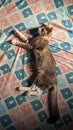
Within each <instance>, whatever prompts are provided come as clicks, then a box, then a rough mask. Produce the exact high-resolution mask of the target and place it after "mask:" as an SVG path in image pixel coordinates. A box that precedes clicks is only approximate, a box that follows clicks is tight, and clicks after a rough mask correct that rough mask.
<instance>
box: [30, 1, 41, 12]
mask: <svg viewBox="0 0 73 130" xmlns="http://www.w3.org/2000/svg"><path fill="white" fill-rule="evenodd" d="M31 8H32V10H33V12H34V13H35V14H37V13H40V12H41V11H42V7H41V5H40V2H37V3H34V5H32V6H31Z"/></svg>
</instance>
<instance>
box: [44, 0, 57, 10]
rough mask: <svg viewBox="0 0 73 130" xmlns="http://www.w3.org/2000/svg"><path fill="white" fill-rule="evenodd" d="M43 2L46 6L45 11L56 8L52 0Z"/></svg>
mask: <svg viewBox="0 0 73 130" xmlns="http://www.w3.org/2000/svg"><path fill="white" fill-rule="evenodd" d="M42 4H43V6H44V10H45V11H52V10H54V9H55V6H54V3H53V2H52V0H43V2H42Z"/></svg>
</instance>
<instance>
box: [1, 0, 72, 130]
mask: <svg viewBox="0 0 73 130" xmlns="http://www.w3.org/2000/svg"><path fill="white" fill-rule="evenodd" d="M47 22H49V23H50V24H51V26H52V27H53V33H52V38H51V40H50V44H49V47H50V49H51V51H52V54H53V56H54V58H55V61H56V73H57V82H58V105H59V110H60V119H59V121H58V122H57V123H56V124H47V123H46V120H47V118H48V110H47V102H46V98H47V92H46V91H43V93H42V95H41V96H38V97H37V96H29V97H25V96H23V95H21V93H20V92H18V91H16V90H15V88H16V87H18V86H23V87H24V86H28V82H29V77H30V75H31V73H32V72H31V70H30V64H31V59H30V56H29V54H28V52H27V51H26V50H24V49H22V48H19V47H16V46H13V45H11V44H10V43H9V42H8V39H9V38H16V37H15V36H14V35H13V34H12V32H11V30H13V28H14V27H15V28H17V29H18V30H19V31H21V32H22V33H24V31H25V30H26V29H30V28H33V27H37V26H39V24H41V23H47ZM32 57H33V56H32ZM72 129H73V0H0V130H72Z"/></svg>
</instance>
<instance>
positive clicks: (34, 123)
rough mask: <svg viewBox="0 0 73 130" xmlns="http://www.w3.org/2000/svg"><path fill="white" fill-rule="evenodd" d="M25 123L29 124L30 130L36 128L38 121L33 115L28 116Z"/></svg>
mask: <svg viewBox="0 0 73 130" xmlns="http://www.w3.org/2000/svg"><path fill="white" fill-rule="evenodd" d="M27 121H28V122H29V126H31V128H36V127H38V123H39V120H37V118H36V116H35V115H33V114H32V115H30V116H29V118H27Z"/></svg>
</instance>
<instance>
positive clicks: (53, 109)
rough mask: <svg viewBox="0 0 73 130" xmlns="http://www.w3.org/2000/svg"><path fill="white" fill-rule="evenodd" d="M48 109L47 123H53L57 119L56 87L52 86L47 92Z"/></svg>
mask: <svg viewBox="0 0 73 130" xmlns="http://www.w3.org/2000/svg"><path fill="white" fill-rule="evenodd" d="M48 108H49V119H48V120H47V122H48V123H55V122H56V121H57V120H58V119H59V109H58V103H57V87H56V85H54V86H53V87H52V88H51V89H50V90H48Z"/></svg>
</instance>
